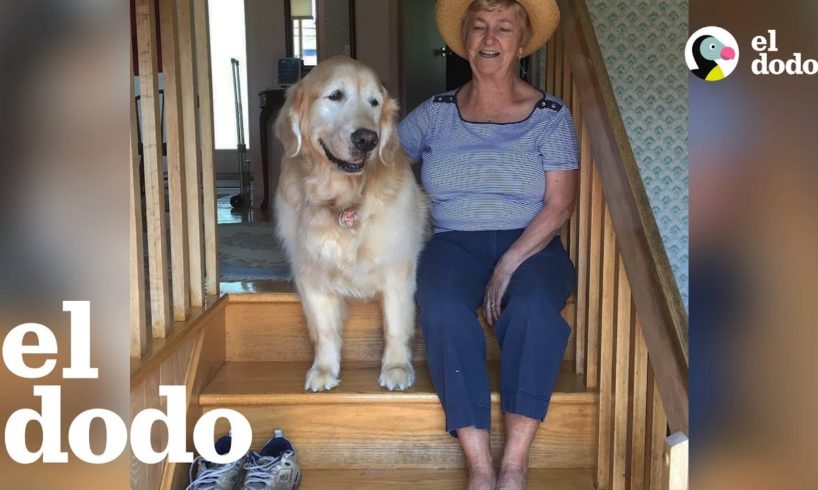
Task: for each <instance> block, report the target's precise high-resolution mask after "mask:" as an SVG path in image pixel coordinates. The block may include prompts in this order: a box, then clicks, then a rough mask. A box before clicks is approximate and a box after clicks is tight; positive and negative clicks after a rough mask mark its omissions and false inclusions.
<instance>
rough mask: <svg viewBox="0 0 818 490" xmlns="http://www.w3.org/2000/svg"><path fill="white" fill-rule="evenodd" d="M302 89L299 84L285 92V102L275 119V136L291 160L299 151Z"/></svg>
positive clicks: (302, 100) (302, 102)
mask: <svg viewBox="0 0 818 490" xmlns="http://www.w3.org/2000/svg"><path fill="white" fill-rule="evenodd" d="M303 104H304V87H302V84H301V82H299V83H298V84H296V85H293V86H292V87H290V89H289V90H287V100H286V101H285V102H284V106H283V107H282V108H281V111H279V113H278V118H276V136H277V137H278V139H279V140H281V142H282V143H283V144H284V152H285V153H287V154H288V155H289V156H290V157H291V158H292V157H294V156H296V155H298V153H299V152H300V151H301V114H302V112H301V109H302V105H303Z"/></svg>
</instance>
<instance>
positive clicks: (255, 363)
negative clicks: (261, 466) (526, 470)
mask: <svg viewBox="0 0 818 490" xmlns="http://www.w3.org/2000/svg"><path fill="white" fill-rule="evenodd" d="M381 325H382V323H381V315H380V312H379V308H378V305H377V303H374V302H373V303H366V304H356V305H354V306H353V307H352V308H350V314H349V319H348V321H347V326H346V330H345V334H344V348H343V352H342V355H343V361H342V370H341V385H340V386H339V387H338V388H336V389H334V390H332V391H330V392H323V393H311V392H305V391H304V374H305V373H306V370H307V368H308V367H309V366H310V364H311V362H312V343H311V342H310V340H309V336H308V333H307V327H306V323H305V319H304V316H303V313H302V312H301V305H300V302H299V299H298V297H297V295H296V294H295V293H261V294H252V295H229V296H228V297H227V302H226V305H225V325H224V340H223V342H224V349H225V362H224V364H223V365H222V366H221V367H220V368H219V369H218V371H217V372H216V373H215V375H214V376H213V377H212V380H211V381H210V382H209V383H208V384H207V386H206V387H205V388H204V390H203V391H202V393H201V394H200V395H199V398H198V402H199V405H200V406H201V409H202V410H203V411H204V412H206V411H208V410H212V409H214V408H231V409H234V410H237V411H239V412H241V413H242V414H243V415H244V416H245V417H246V418H247V419H248V420H249V421H250V423H251V425H252V427H253V447H255V448H259V447H261V446H263V444H264V442H266V440H267V439H268V438H269V437H270V436H271V434H272V433H273V431H274V430H275V429H276V428H282V429H284V431H285V434H286V435H287V437H288V438H289V439H290V440H291V441H292V443H293V445H294V446H295V448H296V451H297V454H298V459H299V462H300V463H301V465H302V468H303V470H304V487H303V488H372V489H381V488H387V487H395V486H397V487H398V488H403V487H406V488H409V486H411V487H412V488H458V489H462V488H465V482H466V476H467V475H466V472H465V462H464V459H463V456H462V453H461V450H460V447H459V444H458V442H457V440H456V439H454V438H453V437H451V436H449V435H448V434H447V433H446V432H445V429H444V418H443V412H442V409H441V407H440V402H439V401H438V398H437V395H436V394H435V391H434V388H433V386H432V382H431V379H430V377H429V374H428V371H427V370H426V367H425V351H424V348H423V342H422V338H421V335H420V332H418V335H417V336H416V342H415V349H414V359H415V364H416V372H417V380H416V383H415V386H414V387H413V388H412V389H411V390H409V391H407V392H390V391H387V390H385V389H383V388H381V387H380V386H378V382H377V379H378V373H379V369H380V366H379V360H380V358H381V355H382V352H383V335H382V326H381ZM486 334H487V339H488V340H489V345H490V348H489V354H488V356H489V361H488V364H489V366H490V373H491V382H492V386H493V387H494V388H495V389H496V387H497V384H498V376H499V363H498V358H499V355H498V349H497V345H496V341H495V340H494V336H493V334H492V333H490V332H488V331H487V332H486ZM214 340H215V339H214ZM597 404H598V395H597V394H596V393H594V392H591V391H587V390H586V389H585V388H584V386H583V383H582V380H581V378H580V377H579V376H577V375H576V374H575V373H574V372H573V362H572V361H571V359H568V360H567V361H566V362H565V365H564V369H563V371H562V372H561V373H560V377H559V378H558V381H557V386H556V389H555V394H554V396H553V398H552V401H551V406H550V408H549V411H548V416H547V417H546V421H545V423H544V424H543V425H542V427H541V429H540V430H539V432H538V434H537V438H536V440H535V441H534V444H533V445H532V448H531V467H532V473H531V476H530V478H531V485H532V486H531V488H544V487H545V486H547V487H548V488H566V489H568V488H571V489H574V488H577V489H579V488H593V473H592V468H593V467H594V464H595V460H596V453H595V449H594V438H595V431H596V417H597ZM492 408H493V410H492V412H493V413H492V421H493V427H492V448H493V450H494V456H495V459H496V461H498V462H499V457H500V455H501V451H502V444H503V442H502V434H503V431H502V417H501V416H500V410H499V395H498V393H496V392H494V393H493V394H492ZM225 423H226V422H225ZM226 430H227V427H226V425H225V426H217V433H223V432H226ZM396 472H397V473H396ZM401 485H403V486H401Z"/></svg>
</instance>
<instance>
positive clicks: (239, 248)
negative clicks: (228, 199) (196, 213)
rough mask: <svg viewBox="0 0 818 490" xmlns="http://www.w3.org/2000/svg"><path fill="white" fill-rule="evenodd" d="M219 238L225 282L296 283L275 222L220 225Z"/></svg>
mask: <svg viewBox="0 0 818 490" xmlns="http://www.w3.org/2000/svg"><path fill="white" fill-rule="evenodd" d="M217 237H218V240H219V278H220V280H221V281H258V280H274V281H290V280H292V274H291V273H290V266H289V264H288V263H287V257H286V255H285V254H284V249H283V247H282V245H281V244H280V243H279V241H278V239H277V238H276V235H275V223H272V222H268V221H267V222H254V223H227V224H220V225H219V227H218V230H217Z"/></svg>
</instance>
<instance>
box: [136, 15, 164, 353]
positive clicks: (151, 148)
mask: <svg viewBox="0 0 818 490" xmlns="http://www.w3.org/2000/svg"><path fill="white" fill-rule="evenodd" d="M136 32H137V35H136V37H137V52H138V53H139V81H140V83H139V87H140V90H139V91H140V96H141V109H142V110H141V115H142V155H143V162H144V172H145V209H146V221H147V228H148V272H149V284H150V303H151V328H152V331H153V336H154V337H165V335H166V334H167V331H168V329H169V328H170V325H171V309H170V295H169V290H168V263H167V238H166V236H165V199H164V193H165V185H164V177H163V171H162V154H161V147H162V135H161V133H160V124H161V123H160V117H159V89H158V77H157V61H156V47H157V44H156V12H155V9H154V3H153V0H137V2H136Z"/></svg>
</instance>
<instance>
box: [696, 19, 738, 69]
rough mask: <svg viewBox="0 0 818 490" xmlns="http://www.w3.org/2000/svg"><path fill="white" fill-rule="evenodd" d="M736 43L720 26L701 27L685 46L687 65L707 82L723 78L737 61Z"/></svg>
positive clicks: (734, 66)
mask: <svg viewBox="0 0 818 490" xmlns="http://www.w3.org/2000/svg"><path fill="white" fill-rule="evenodd" d="M738 54H739V53H738V43H737V42H736V39H735V38H734V37H733V35H732V34H730V33H729V32H727V31H726V30H724V29H722V28H721V27H716V26H708V27H703V28H701V29H699V30H697V31H696V32H694V33H693V35H692V36H690V39H688V41H687V46H686V47H685V60H686V61H687V67H688V68H689V69H690V71H691V72H693V74H694V75H696V76H697V77H699V78H701V79H702V80H706V81H708V82H717V81H719V80H724V79H725V78H727V76H729V75H730V73H732V72H733V70H734V69H735V68H736V65H737V63H738Z"/></svg>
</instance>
